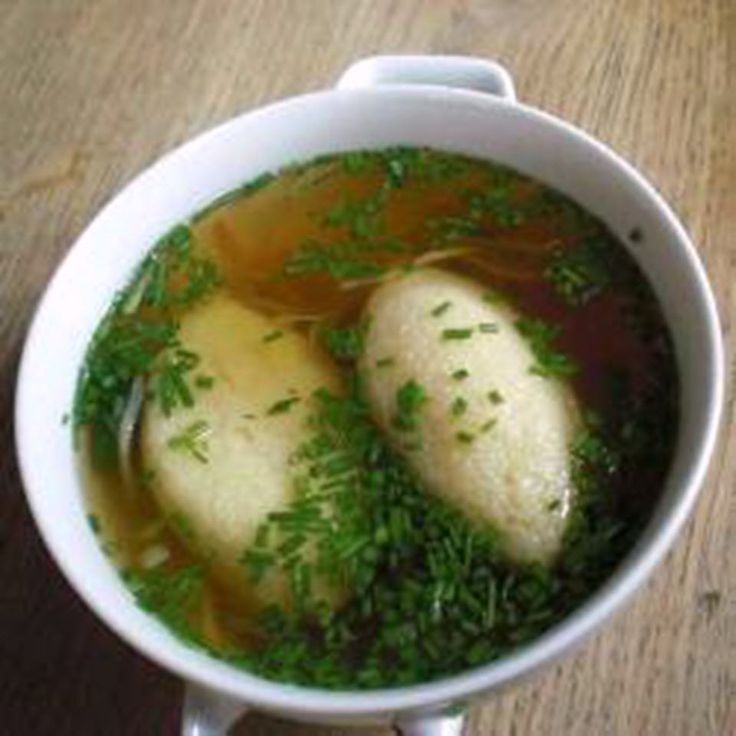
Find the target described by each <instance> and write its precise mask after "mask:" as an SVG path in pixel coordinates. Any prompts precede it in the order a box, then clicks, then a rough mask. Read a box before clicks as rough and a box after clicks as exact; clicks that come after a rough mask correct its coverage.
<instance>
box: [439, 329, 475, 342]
mask: <svg viewBox="0 0 736 736" xmlns="http://www.w3.org/2000/svg"><path fill="white" fill-rule="evenodd" d="M472 335H473V328H472V327H448V328H447V329H446V330H442V339H443V340H467V339H468V338H469V337H471V336H472Z"/></svg>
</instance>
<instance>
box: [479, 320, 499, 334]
mask: <svg viewBox="0 0 736 736" xmlns="http://www.w3.org/2000/svg"><path fill="white" fill-rule="evenodd" d="M478 330H480V332H485V333H486V334H495V333H496V332H498V325H497V324H496V323H495V322H481V323H480V324H479V325H478Z"/></svg>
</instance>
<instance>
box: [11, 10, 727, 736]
mask: <svg viewBox="0 0 736 736" xmlns="http://www.w3.org/2000/svg"><path fill="white" fill-rule="evenodd" d="M401 51H405V52H443V53H461V54H462V53H467V54H476V55H480V56H486V57H490V58H496V59H499V60H500V61H502V62H503V63H505V64H506V65H507V66H508V68H509V69H510V70H511V71H512V73H513V75H514V77H515V80H516V84H517V88H518V93H519V96H520V98H521V99H522V100H524V101H526V102H529V103H531V104H533V105H536V106H538V107H541V108H543V109H545V110H548V111H550V112H552V113H555V114H557V115H560V116H562V117H564V118H566V119H568V120H570V121H571V122H573V123H575V124H576V125H579V126H580V127H582V128H584V129H585V130H587V131H589V132H591V133H592V134H593V135H596V136H598V137H600V138H601V139H602V140H604V141H606V142H607V143H609V144H610V145H612V146H613V147H614V148H615V149H616V150H618V151H619V152H620V153H622V154H623V155H624V156H625V157H626V158H628V159H629V160H630V161H631V162H633V164H634V165H636V166H638V167H639V168H641V170H643V171H644V172H646V174H647V175H648V176H649V177H650V178H651V179H652V181H653V182H654V183H655V184H656V186H657V187H658V188H659V189H660V191H662V192H663V193H664V195H665V196H666V197H667V199H668V200H669V201H670V202H671V203H672V204H673V206H674V208H675V209H676V211H678V212H679V214H680V215H681V217H682V218H683V220H684V222H685V224H686V226H687V228H688V229H689V231H690V232H691V234H692V236H693V238H694V241H695V243H696V244H697V245H698V248H699V250H700V253H701V256H702V258H703V259H704V261H705V263H706V266H707V268H708V270H709V272H710V275H711V278H712V280H713V284H714V287H715V290H716V293H717V297H718V303H719V306H720V309H721V316H722V320H723V327H724V330H725V332H726V335H727V337H730V336H732V334H733V329H734V318H735V317H736V245H735V243H734V234H735V233H736V195H735V194H734V191H735V190H736V83H735V82H734V78H735V77H736V2H734V0H487V1H485V2H483V1H482V0H477V1H476V0H424V1H422V0H263V1H261V2H256V1H253V2H246V1H243V2H237V1H236V0H232V1H231V0H156V2H150V1H149V0H87V1H85V0H0V99H2V101H3V104H2V112H0V167H2V168H1V172H2V176H0V412H1V413H0V422H1V425H0V442H1V443H2V444H1V446H0V733H2V734H8V735H9V736H16V735H18V736H26V735H34V734H53V735H54V736H71V735H75V736H76V735H79V734H85V735H86V734H105V735H106V736H111V735H115V734H125V735H130V734H132V735H134V736H137V735H138V734H142V735H144V736H146V735H148V734H176V733H177V729H178V718H179V715H178V709H179V703H180V698H181V692H182V689H181V683H180V682H178V681H177V680H176V679H175V678H174V677H172V676H170V675H168V674H166V673H164V672H163V671H161V670H159V669H158V668H157V667H155V666H153V665H151V664H149V663H148V662H146V661H144V660H143V659H142V658H141V657H139V656H138V655H137V654H135V653H134V652H133V651H132V650H130V649H129V648H127V647H126V646H125V645H123V644H122V643H120V642H119V641H118V640H117V639H116V638H115V637H114V636H113V635H112V634H111V633H109V632H108V631H107V630H106V629H104V628H103V627H102V625H101V624H99V623H98V622H97V621H96V619H95V618H94V616H93V615H92V614H91V613H90V612H89V611H88V610H87V609H86V607H85V606H84V605H83V604H82V603H81V602H80V601H79V600H78V599H77V598H76V596H75V595H74V593H73V592H72V591H71V590H70V588H69V587H68V586H67V584H66V583H65V582H64V581H63V580H62V578H61V576H60V575H59V574H58V573H57V571H56V569H55V567H54V565H53V564H52V563H51V561H50V559H49V556H48V554H47V553H46V551H45V550H44V548H43V546H42V544H41V541H40V539H39V536H38V535H37V533H36V532H35V530H34V528H33V525H32V522H31V520H30V516H29V513H28V510H27V507H26V505H25V502H24V500H23V497H22V492H21V488H20V481H19V478H18V473H17V468H16V465H15V460H14V456H13V454H14V451H13V442H12V402H13V383H14V378H15V372H16V366H17V362H18V356H19V352H20V348H21V342H22V339H23V336H24V332H25V330H26V328H27V325H28V322H29V319H30V317H31V314H32V310H33V307H34V304H35V302H36V300H37V298H38V297H39V295H40V294H41V292H42V290H43V288H44V285H45V283H46V281H47V279H48V278H49V276H50V275H51V273H52V271H53V270H54V268H55V267H56V265H57V264H58V263H59V260H60V259H61V257H62V256H63V255H64V253H65V252H66V250H67V249H68V248H69V246H70V245H71V244H72V242H73V241H74V239H75V237H76V236H77V235H78V233H79V232H80V231H81V229H82V228H83V227H84V225H85V223H86V222H87V221H88V220H89V219H90V217H91V216H92V215H93V214H94V213H95V211H96V210H97V209H98V208H99V207H100V206H101V205H102V204H103V203H104V202H105V201H106V200H107V199H109V198H110V197H111V196H112V195H113V194H114V193H115V192H116V191H117V190H118V189H119V188H120V187H121V186H122V185H123V184H124V183H125V182H126V181H127V180H128V179H129V178H130V177H131V176H132V175H133V174H134V173H135V172H136V171H138V170H139V169H140V168H141V167H143V166H146V165H147V164H149V163H151V162H152V161H153V160H155V159H156V158H157V157H158V156H160V155H161V154H162V153H163V152H164V151H166V150H168V149H170V148H171V147H173V146H175V145H177V144H179V143H181V142H182V141H184V140H186V139H187V138H189V137H190V136H192V135H194V134H196V133H198V132H200V131H202V130H204V129H206V128H208V127H209V126H211V125H213V124H215V123H218V122H220V121H222V120H225V119H227V118H228V117H230V116H232V115H234V114H236V113H239V112H241V111H243V110H247V109H248V108H251V107H255V106H257V105H260V104H262V103H264V102H266V101H269V100H273V99H276V98H279V97H284V96H287V95H291V94H294V93H297V92H302V91H305V90H309V89H315V88H319V87H323V86H327V85H329V84H331V83H332V82H333V81H334V80H335V78H336V77H337V75H338V74H339V73H340V71H341V70H342V69H343V68H344V67H345V66H346V65H347V64H348V63H349V62H350V61H352V60H354V59H356V58H358V57H360V56H364V55H367V54H373V53H376V52H401ZM85 288H94V284H89V285H87V286H86V287H85ZM728 359H729V366H731V369H730V373H731V375H732V377H733V375H734V363H733V354H732V352H731V350H729V353H728ZM49 370H53V366H49ZM39 390H43V387H39ZM733 419H734V396H733V393H729V399H728V405H727V413H726V418H725V422H724V426H725V427H726V431H724V432H723V433H722V436H721V443H720V446H719V450H718V453H717V456H716V458H715V461H714V463H713V466H712V469H711V473H710V477H709V481H708V483H707V485H706V487H705V488H704V489H703V493H702V496H701V498H700V501H699V504H698V507H697V512H696V514H695V516H694V518H693V519H692V520H691V522H690V523H689V525H688V526H687V529H686V531H685V533H684V534H682V536H681V537H680V539H679V541H678V543H677V544H676V546H675V548H674V550H673V552H672V553H671V554H670V555H669V557H668V559H667V560H666V562H665V564H663V565H662V566H661V567H660V568H659V569H658V570H657V572H656V574H655V575H654V577H653V579H652V580H651V582H650V583H649V584H648V586H647V587H646V588H645V589H644V590H643V591H641V592H640V593H639V594H638V595H637V596H636V598H635V600H634V601H633V603H632V604H631V605H630V606H629V607H628V608H627V609H626V611H625V612H623V613H621V614H619V615H618V616H617V617H616V618H615V620H614V621H613V622H612V623H611V624H610V625H609V626H608V627H607V628H606V629H605V631H604V632H603V633H600V634H599V635H597V636H596V637H595V638H594V639H592V640H591V641H589V642H588V643H587V644H586V645H585V646H584V647H583V648H582V649H581V650H580V651H579V652H578V653H577V655H576V656H573V657H571V658H568V659H567V660H565V661H564V662H562V663H560V664H558V665H556V666H553V667H551V668H549V669H547V670H546V671H544V672H543V673H541V674H539V675H538V676H536V677H535V678H534V679H532V680H530V681H529V682H527V683H526V684H524V685H521V686H518V687H515V688H513V689H510V690H507V691H506V692H504V693H503V694H500V695H497V696H495V697H492V698H489V699H487V700H486V701H485V702H484V703H482V704H480V705H478V707H476V708H475V709H474V711H473V713H472V719H471V720H472V723H471V729H470V732H471V733H472V734H473V736H478V735H480V734H483V735H489V736H512V735H515V736H563V735H564V736H599V735H600V736H624V735H625V736H629V735H631V736H640V735H647V736H660V735H664V734H666V735H668V736H675V735H681V736H684V735H688V736H731V735H733V734H736V494H735V493H734V490H735V489H734V482H735V481H736V434H735V433H734V432H733V431H732V422H733ZM239 733H242V734H247V735H248V736H253V735H254V734H258V736H265V735H266V734H269V735H271V736H286V734H289V735H291V736H297V735H298V736H310V735H311V736H327V735H328V734H331V735H336V734H338V733H344V730H339V729H319V728H307V727H304V726H291V725H287V724H281V723H277V722H276V721H273V720H270V719H266V718H263V717H260V716H259V717H255V716H254V717H250V718H248V719H246V721H245V722H244V723H243V724H242V725H241V726H240V728H239ZM372 733H373V736H378V734H379V733H381V734H384V736H385V734H386V732H375V731H374V732H372Z"/></svg>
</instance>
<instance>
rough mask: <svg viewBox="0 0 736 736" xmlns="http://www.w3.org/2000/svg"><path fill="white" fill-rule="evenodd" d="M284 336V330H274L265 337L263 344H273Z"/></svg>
mask: <svg viewBox="0 0 736 736" xmlns="http://www.w3.org/2000/svg"><path fill="white" fill-rule="evenodd" d="M283 336H284V331H283V330H272V331H271V332H269V333H267V334H265V335H264V336H263V342H273V341H274V340H278V339H279V338H281V337H283Z"/></svg>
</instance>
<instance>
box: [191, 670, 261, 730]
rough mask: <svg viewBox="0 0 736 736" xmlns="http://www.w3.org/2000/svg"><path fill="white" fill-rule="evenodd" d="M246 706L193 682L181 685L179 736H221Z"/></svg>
mask: <svg viewBox="0 0 736 736" xmlns="http://www.w3.org/2000/svg"><path fill="white" fill-rule="evenodd" d="M246 710H248V708H247V706H246V705H244V704H243V703H241V702H239V701H237V700H233V699H232V698H229V697H227V696H225V695H221V694H220V693H217V692H215V691H213V690H209V689H207V688H205V687H202V686H201V685H196V684H195V683H193V682H187V683H185V685H184V705H183V708H182V714H181V736H225V734H227V732H228V729H229V728H230V727H231V726H232V725H234V724H235V722H236V721H238V720H239V719H240V717H241V716H242V715H244V714H245V711H246Z"/></svg>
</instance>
